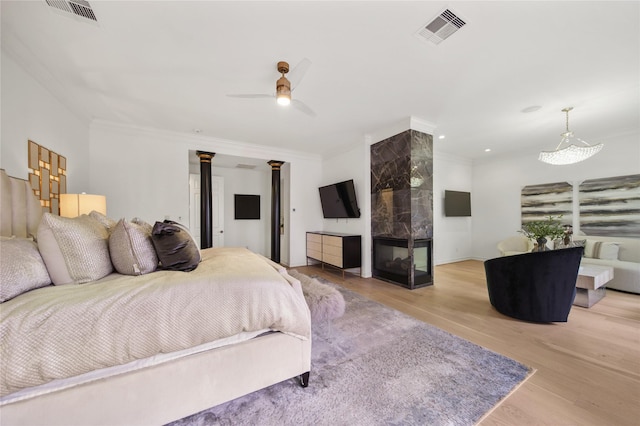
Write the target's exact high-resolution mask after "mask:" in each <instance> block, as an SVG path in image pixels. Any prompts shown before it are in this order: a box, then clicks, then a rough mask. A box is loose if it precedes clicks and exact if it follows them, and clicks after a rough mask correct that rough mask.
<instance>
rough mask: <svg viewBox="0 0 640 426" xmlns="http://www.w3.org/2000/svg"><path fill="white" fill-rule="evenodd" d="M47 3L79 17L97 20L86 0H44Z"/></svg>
mask: <svg viewBox="0 0 640 426" xmlns="http://www.w3.org/2000/svg"><path fill="white" fill-rule="evenodd" d="M45 2H46V3H47V5H49V6H51V7H53V8H55V9H58V10H61V11H63V12H67V13H71V14H73V15H75V16H78V17H80V18H84V19H89V20H91V21H94V22H98V19H97V18H96V15H95V13H93V9H91V5H90V4H89V2H88V1H85V0H45Z"/></svg>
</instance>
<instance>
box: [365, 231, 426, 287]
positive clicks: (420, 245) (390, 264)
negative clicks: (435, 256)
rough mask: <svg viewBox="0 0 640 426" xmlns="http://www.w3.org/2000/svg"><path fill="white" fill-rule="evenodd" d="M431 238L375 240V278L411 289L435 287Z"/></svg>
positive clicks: (385, 238) (379, 238)
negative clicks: (432, 285) (433, 285)
mask: <svg viewBox="0 0 640 426" xmlns="http://www.w3.org/2000/svg"><path fill="white" fill-rule="evenodd" d="M431 249H432V246H431V239H430V238H425V239H420V240H407V239H402V238H387V237H373V276H374V277H375V278H380V279H383V280H385V281H389V282H392V283H394V284H399V285H402V286H404V287H407V288H409V289H414V288H419V287H424V286H428V285H431V284H433V268H432V260H431V259H432V256H431V251H432V250H431Z"/></svg>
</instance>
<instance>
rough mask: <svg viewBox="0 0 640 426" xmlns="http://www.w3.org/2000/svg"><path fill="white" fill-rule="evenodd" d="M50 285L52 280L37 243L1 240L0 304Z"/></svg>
mask: <svg viewBox="0 0 640 426" xmlns="http://www.w3.org/2000/svg"><path fill="white" fill-rule="evenodd" d="M49 284H51V278H50V277H49V273H48V272H47V267H46V266H45V264H44V261H43V260H42V257H41V256H40V252H39V251H38V247H37V246H36V243H34V242H33V241H32V240H31V239H26V238H0V302H4V301H7V300H9V299H12V298H14V297H16V296H19V295H21V294H22V293H25V292H27V291H29V290H33V289H36V288H40V287H44V286H47V285H49Z"/></svg>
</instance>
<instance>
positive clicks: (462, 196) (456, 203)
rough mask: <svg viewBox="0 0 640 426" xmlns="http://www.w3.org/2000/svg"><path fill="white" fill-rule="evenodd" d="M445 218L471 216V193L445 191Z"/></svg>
mask: <svg viewBox="0 0 640 426" xmlns="http://www.w3.org/2000/svg"><path fill="white" fill-rule="evenodd" d="M444 215H445V216H454V217H455V216H471V193H469V192H462V191H448V190H445V191H444Z"/></svg>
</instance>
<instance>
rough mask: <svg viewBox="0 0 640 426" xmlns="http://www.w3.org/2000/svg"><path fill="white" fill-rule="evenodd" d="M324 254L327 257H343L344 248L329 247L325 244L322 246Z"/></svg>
mask: <svg viewBox="0 0 640 426" xmlns="http://www.w3.org/2000/svg"><path fill="white" fill-rule="evenodd" d="M322 253H323V254H324V255H325V256H338V257H342V247H336V246H328V245H326V244H325V245H323V246H322Z"/></svg>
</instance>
